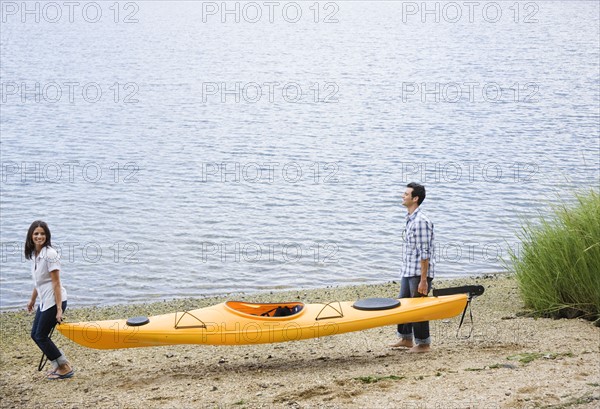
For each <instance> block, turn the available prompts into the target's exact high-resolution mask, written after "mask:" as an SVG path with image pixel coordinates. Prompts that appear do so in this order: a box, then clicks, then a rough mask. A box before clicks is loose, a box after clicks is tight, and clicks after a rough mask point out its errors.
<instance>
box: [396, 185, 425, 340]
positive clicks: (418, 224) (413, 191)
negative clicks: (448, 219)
mask: <svg viewBox="0 0 600 409" xmlns="http://www.w3.org/2000/svg"><path fill="white" fill-rule="evenodd" d="M423 200H425V187H424V186H422V185H420V184H418V183H409V184H408V185H406V190H405V191H404V195H403V197H402V205H403V206H405V207H406V210H407V211H408V214H407V216H406V226H405V229H404V232H403V239H404V257H403V265H402V274H401V281H400V296H399V297H400V298H413V297H425V296H426V295H427V294H428V293H429V290H430V289H431V281H432V280H433V277H434V274H435V262H434V257H433V256H434V234H433V223H432V222H431V221H430V220H429V219H428V218H427V216H425V214H423V212H422V211H421V208H420V207H419V206H420V205H421V203H423ZM398 336H399V337H400V339H399V340H398V342H396V343H395V344H392V345H390V346H391V347H392V348H400V347H406V348H410V349H409V352H429V350H430V344H431V338H430V336H429V322H428V321H424V322H417V323H412V324H400V325H398ZM413 338H414V342H413Z"/></svg>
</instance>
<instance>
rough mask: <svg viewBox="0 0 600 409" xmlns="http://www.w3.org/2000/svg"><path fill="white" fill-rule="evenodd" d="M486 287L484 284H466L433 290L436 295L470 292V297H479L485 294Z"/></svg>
mask: <svg viewBox="0 0 600 409" xmlns="http://www.w3.org/2000/svg"><path fill="white" fill-rule="evenodd" d="M484 291H485V288H483V286H482V285H464V286H461V287H449V288H436V289H434V290H433V296H434V297H440V296H443V295H454V294H469V298H473V297H477V296H480V295H481V294H483V293H484Z"/></svg>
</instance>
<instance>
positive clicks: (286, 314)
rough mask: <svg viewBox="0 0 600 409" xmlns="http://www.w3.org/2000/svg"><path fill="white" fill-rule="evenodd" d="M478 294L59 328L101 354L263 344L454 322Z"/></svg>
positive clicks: (227, 307)
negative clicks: (103, 351) (187, 346)
mask: <svg viewBox="0 0 600 409" xmlns="http://www.w3.org/2000/svg"><path fill="white" fill-rule="evenodd" d="M482 290H483V288H482ZM482 290H481V292H483V291H482ZM434 294H435V292H434ZM472 295H473V294H469V293H459V294H451V295H443V296H437V297H436V296H433V297H422V298H408V299H395V298H367V299H363V300H358V301H356V302H351V301H346V302H340V301H334V302H330V303H316V304H304V303H301V302H289V303H262V304H261V303H249V302H242V301H227V302H225V303H221V304H217V305H214V306H211V307H206V308H200V309H197V310H191V311H183V312H175V313H171V314H165V315H157V316H153V317H149V318H147V317H134V318H130V319H129V320H125V319H123V320H108V321H89V322H78V323H66V322H64V323H62V324H60V325H58V326H57V327H56V328H57V329H58V330H59V331H60V332H61V333H62V334H63V335H64V336H66V337H67V338H69V339H71V340H72V341H74V342H76V343H78V344H81V345H83V346H86V347H89V348H97V349H118V348H135V347H152V346H161V345H175V344H203V345H244V344H261V343H272V342H285V341H296V340H301V339H307V338H316V337H323V336H330V335H336V334H342V333H345V332H351V331H360V330H365V329H369V328H374V327H380V326H385V325H395V324H403V323H409V322H420V321H432V320H439V319H444V318H450V317H454V316H456V315H458V314H460V313H461V312H463V311H464V310H465V308H466V306H467V302H468V301H469V300H470V298H471V296H472Z"/></svg>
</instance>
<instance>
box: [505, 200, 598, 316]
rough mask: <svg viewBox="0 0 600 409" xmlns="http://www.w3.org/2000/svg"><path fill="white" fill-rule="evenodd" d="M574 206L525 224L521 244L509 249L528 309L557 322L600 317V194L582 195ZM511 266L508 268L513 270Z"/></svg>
mask: <svg viewBox="0 0 600 409" xmlns="http://www.w3.org/2000/svg"><path fill="white" fill-rule="evenodd" d="M575 197H576V201H575V203H573V206H569V205H564V204H563V205H560V206H557V207H555V208H554V212H553V214H552V216H551V217H550V218H547V217H540V220H539V221H538V222H537V223H536V222H531V221H529V222H525V225H524V226H523V228H522V231H521V233H520V234H519V235H518V236H519V239H520V240H521V242H522V246H521V247H520V249H519V250H518V251H515V249H512V250H511V251H510V261H511V262H512V265H511V266H510V267H512V269H513V270H514V272H515V273H516V278H517V282H518V286H519V291H520V293H521V297H522V298H523V301H524V302H525V305H526V307H528V308H531V309H533V310H534V311H536V312H538V313H540V314H542V315H544V316H551V317H555V318H559V317H567V318H574V317H580V316H583V317H585V318H588V319H598V318H599V316H600V195H599V194H598V192H597V191H594V190H591V191H590V192H589V193H585V194H578V195H576V196H575ZM510 267H509V268H510Z"/></svg>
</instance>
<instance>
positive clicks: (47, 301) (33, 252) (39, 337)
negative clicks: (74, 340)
mask: <svg viewBox="0 0 600 409" xmlns="http://www.w3.org/2000/svg"><path fill="white" fill-rule="evenodd" d="M25 258H27V259H28V260H32V261H33V263H32V266H31V273H32V275H33V284H34V288H33V293H32V294H31V300H30V301H29V304H27V310H28V311H29V312H31V311H33V308H34V306H35V301H36V299H37V298H38V297H39V299H40V303H39V306H38V309H37V311H36V313H35V319H34V320H33V327H32V328H31V338H32V339H33V340H34V341H35V343H36V344H37V346H38V347H39V348H40V349H41V350H42V352H43V353H44V355H46V357H47V358H48V360H49V361H51V362H52V371H51V372H50V373H49V374H48V376H47V378H48V379H50V380H54V379H65V378H70V377H72V376H73V374H74V371H73V368H72V367H71V364H70V363H69V361H68V360H67V358H66V357H65V355H64V354H63V353H62V351H60V350H59V349H58V348H57V347H56V345H54V342H52V340H51V339H50V337H49V335H50V331H52V329H53V328H54V326H55V325H56V324H57V323H61V322H62V319H63V312H64V310H65V309H66V308H67V292H66V290H65V289H64V288H63V286H62V285H61V283H60V275H59V274H60V259H59V256H58V253H57V252H56V250H55V249H53V248H52V243H51V241H50V229H49V228H48V225H47V224H46V223H45V222H43V221H41V220H37V221H35V222H33V223H31V226H30V227H29V231H28V232H27V239H26V240H25Z"/></svg>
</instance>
